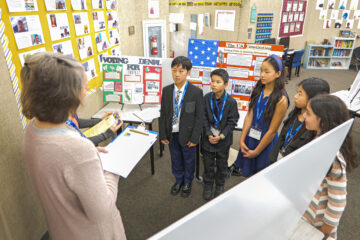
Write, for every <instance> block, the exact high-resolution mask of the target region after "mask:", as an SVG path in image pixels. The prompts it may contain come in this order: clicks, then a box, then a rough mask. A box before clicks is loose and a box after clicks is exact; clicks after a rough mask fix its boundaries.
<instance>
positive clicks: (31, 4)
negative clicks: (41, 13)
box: [6, 0, 38, 12]
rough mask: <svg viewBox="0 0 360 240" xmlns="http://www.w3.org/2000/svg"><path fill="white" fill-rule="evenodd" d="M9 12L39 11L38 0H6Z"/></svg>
mask: <svg viewBox="0 0 360 240" xmlns="http://www.w3.org/2000/svg"><path fill="white" fill-rule="evenodd" d="M6 3H7V6H8V9H9V12H31V11H37V10H38V7H37V0H6Z"/></svg>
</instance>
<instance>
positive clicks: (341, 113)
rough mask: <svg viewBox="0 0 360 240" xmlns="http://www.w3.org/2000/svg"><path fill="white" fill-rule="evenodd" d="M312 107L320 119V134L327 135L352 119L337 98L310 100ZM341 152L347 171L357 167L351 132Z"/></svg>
mask: <svg viewBox="0 0 360 240" xmlns="http://www.w3.org/2000/svg"><path fill="white" fill-rule="evenodd" d="M310 107H311V109H312V111H313V112H314V114H315V115H316V116H318V117H319V118H320V130H321V133H320V134H324V133H326V132H327V131H329V130H331V129H333V128H335V127H337V126H338V125H340V124H342V123H343V122H345V121H347V120H348V119H349V118H350V117H349V111H348V109H347V107H346V105H345V104H344V102H343V101H342V100H341V99H340V98H338V97H336V96H332V95H318V96H316V97H314V98H312V99H311V100H310ZM340 152H341V154H342V155H343V156H344V159H345V161H346V163H347V164H346V170H347V171H351V170H352V169H354V168H355V167H357V165H358V163H357V162H356V159H355V156H356V155H355V152H354V149H353V144H352V138H351V130H350V131H349V133H348V135H347V136H346V138H345V141H344V142H343V144H342V145H341V147H340Z"/></svg>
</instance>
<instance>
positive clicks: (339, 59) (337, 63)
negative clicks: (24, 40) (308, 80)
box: [303, 36, 356, 69]
mask: <svg viewBox="0 0 360 240" xmlns="http://www.w3.org/2000/svg"><path fill="white" fill-rule="evenodd" d="M355 39H356V36H355V37H352V38H345V37H335V38H333V40H332V44H331V45H316V44H307V45H306V50H305V57H304V63H303V66H304V68H308V69H349V66H350V61H351V56H352V52H353V50H354V45H355Z"/></svg>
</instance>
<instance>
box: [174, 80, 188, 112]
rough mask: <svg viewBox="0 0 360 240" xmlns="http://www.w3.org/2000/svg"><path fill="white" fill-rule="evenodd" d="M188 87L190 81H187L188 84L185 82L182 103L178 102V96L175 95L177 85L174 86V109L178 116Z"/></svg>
mask: <svg viewBox="0 0 360 240" xmlns="http://www.w3.org/2000/svg"><path fill="white" fill-rule="evenodd" d="M187 87H188V82H186V84H185V88H184V92H183V95H182V97H181V101H180V104H178V102H177V101H176V97H175V92H176V90H175V87H174V111H175V115H176V117H177V118H178V117H179V112H180V109H181V106H182V104H183V102H184V97H185V93H186V89H187Z"/></svg>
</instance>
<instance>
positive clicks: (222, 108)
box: [210, 92, 227, 126]
mask: <svg viewBox="0 0 360 240" xmlns="http://www.w3.org/2000/svg"><path fill="white" fill-rule="evenodd" d="M213 95H214V93H211V99H210V107H211V112H212V114H213V117H214V119H215V126H217V125H218V124H219V123H220V121H221V119H222V116H223V113H224V108H225V103H226V99H227V93H226V92H225V97H224V102H223V105H222V107H221V112H220V115H219V119H218V118H217V117H216V115H215V114H214V103H213ZM215 105H216V109H217V110H218V112H219V107H218V105H217V104H215Z"/></svg>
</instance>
